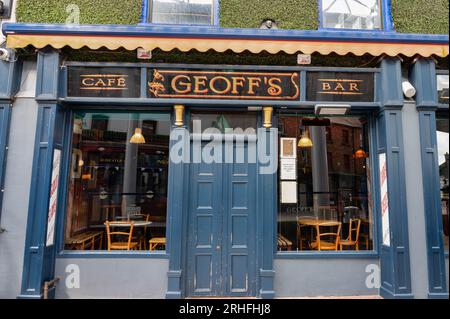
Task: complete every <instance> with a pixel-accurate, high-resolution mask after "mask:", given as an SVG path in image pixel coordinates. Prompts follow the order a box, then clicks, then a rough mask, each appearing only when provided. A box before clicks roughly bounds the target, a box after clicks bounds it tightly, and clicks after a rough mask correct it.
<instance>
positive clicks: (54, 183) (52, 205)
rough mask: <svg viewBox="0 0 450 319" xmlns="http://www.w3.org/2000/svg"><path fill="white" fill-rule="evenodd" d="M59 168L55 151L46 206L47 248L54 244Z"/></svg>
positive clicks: (59, 161)
mask: <svg viewBox="0 0 450 319" xmlns="http://www.w3.org/2000/svg"><path fill="white" fill-rule="evenodd" d="M60 167H61V150H55V152H54V153H53V167H52V179H51V184H50V201H49V205H48V218H47V240H46V246H47V247H49V246H52V245H53V244H54V242H55V221H56V208H57V199H58V183H59V170H60Z"/></svg>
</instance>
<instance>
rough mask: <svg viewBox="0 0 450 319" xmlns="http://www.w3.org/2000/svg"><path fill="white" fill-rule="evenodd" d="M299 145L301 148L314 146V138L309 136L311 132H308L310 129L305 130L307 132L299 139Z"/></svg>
mask: <svg viewBox="0 0 450 319" xmlns="http://www.w3.org/2000/svg"><path fill="white" fill-rule="evenodd" d="M298 147H300V148H310V147H313V142H312V140H311V139H310V138H309V132H308V130H305V132H304V133H303V135H302V137H301V138H300V140H299V141H298Z"/></svg>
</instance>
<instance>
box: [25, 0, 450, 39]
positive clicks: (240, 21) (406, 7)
mask: <svg viewBox="0 0 450 319" xmlns="http://www.w3.org/2000/svg"><path fill="white" fill-rule="evenodd" d="M16 1H18V6H17V21H18V22H41V23H45V22H46V23H64V22H65V21H66V19H67V18H68V17H69V13H67V12H66V8H67V6H68V5H69V4H76V5H78V7H79V8H80V23H82V24H137V23H138V22H139V20H140V16H141V6H142V0H16ZM391 1H392V14H393V20H394V25H395V27H396V29H397V32H402V33H433V34H448V31H449V30H448V28H449V22H448V13H449V0H391ZM219 2H220V25H221V26H222V27H237V28H257V27H259V24H260V23H261V21H262V20H263V19H265V18H270V19H274V20H275V21H278V22H279V27H280V28H283V29H302V30H315V29H317V28H318V5H317V3H318V0H219Z"/></svg>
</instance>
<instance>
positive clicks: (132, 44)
mask: <svg viewBox="0 0 450 319" xmlns="http://www.w3.org/2000/svg"><path fill="white" fill-rule="evenodd" d="M28 45H31V46H33V47H35V48H38V49H40V48H43V47H45V46H47V45H50V46H52V47H53V48H55V49H60V48H63V47H65V46H69V47H71V48H73V49H80V48H82V47H85V46H86V47H88V48H90V49H93V50H96V49H99V48H102V47H106V48H108V49H110V50H116V49H119V48H125V49H127V50H135V49H137V48H139V47H142V48H144V49H145V50H154V49H158V48H159V49H161V50H163V51H171V50H173V49H178V50H180V51H183V52H186V51H189V50H192V49H195V50H198V51H200V52H206V51H208V50H211V49H212V50H215V51H217V52H224V51H226V50H232V51H233V52H235V53H240V52H243V51H245V50H248V51H250V52H252V53H260V52H262V51H267V52H269V53H271V54H276V53H278V52H286V53H288V54H295V53H298V52H302V53H304V54H312V53H314V52H318V53H320V54H323V55H327V54H330V53H333V52H334V53H337V54H339V55H346V54H348V53H353V54H355V55H358V56H361V55H364V54H371V55H373V56H381V55H383V54H386V55H388V56H397V55H404V56H408V57H412V56H415V55H421V56H423V57H430V56H432V55H436V56H440V57H446V56H447V55H448V52H449V46H448V45H442V44H409V43H372V42H326V41H285V40H251V39H245V40H241V39H233V40H226V39H210V38H208V39H203V38H162V37H141V38H139V37H106V36H67V35H25V34H9V35H8V37H7V46H8V47H10V48H24V47H26V46H28Z"/></svg>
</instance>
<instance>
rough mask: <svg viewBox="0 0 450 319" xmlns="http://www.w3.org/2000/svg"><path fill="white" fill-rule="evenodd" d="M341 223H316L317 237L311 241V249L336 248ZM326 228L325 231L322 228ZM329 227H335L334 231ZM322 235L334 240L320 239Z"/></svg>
mask: <svg viewBox="0 0 450 319" xmlns="http://www.w3.org/2000/svg"><path fill="white" fill-rule="evenodd" d="M341 225H342V224H341V223H340V222H322V223H319V224H317V225H316V232H317V237H316V241H315V242H313V243H311V248H312V249H317V250H319V251H320V250H338V247H339V241H340V234H341ZM324 228H326V229H327V230H325V232H322V230H323V229H324ZM329 228H337V229H336V232H334V231H331V230H328V229H329ZM323 237H327V238H328V239H329V238H334V241H330V240H322V238H323Z"/></svg>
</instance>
